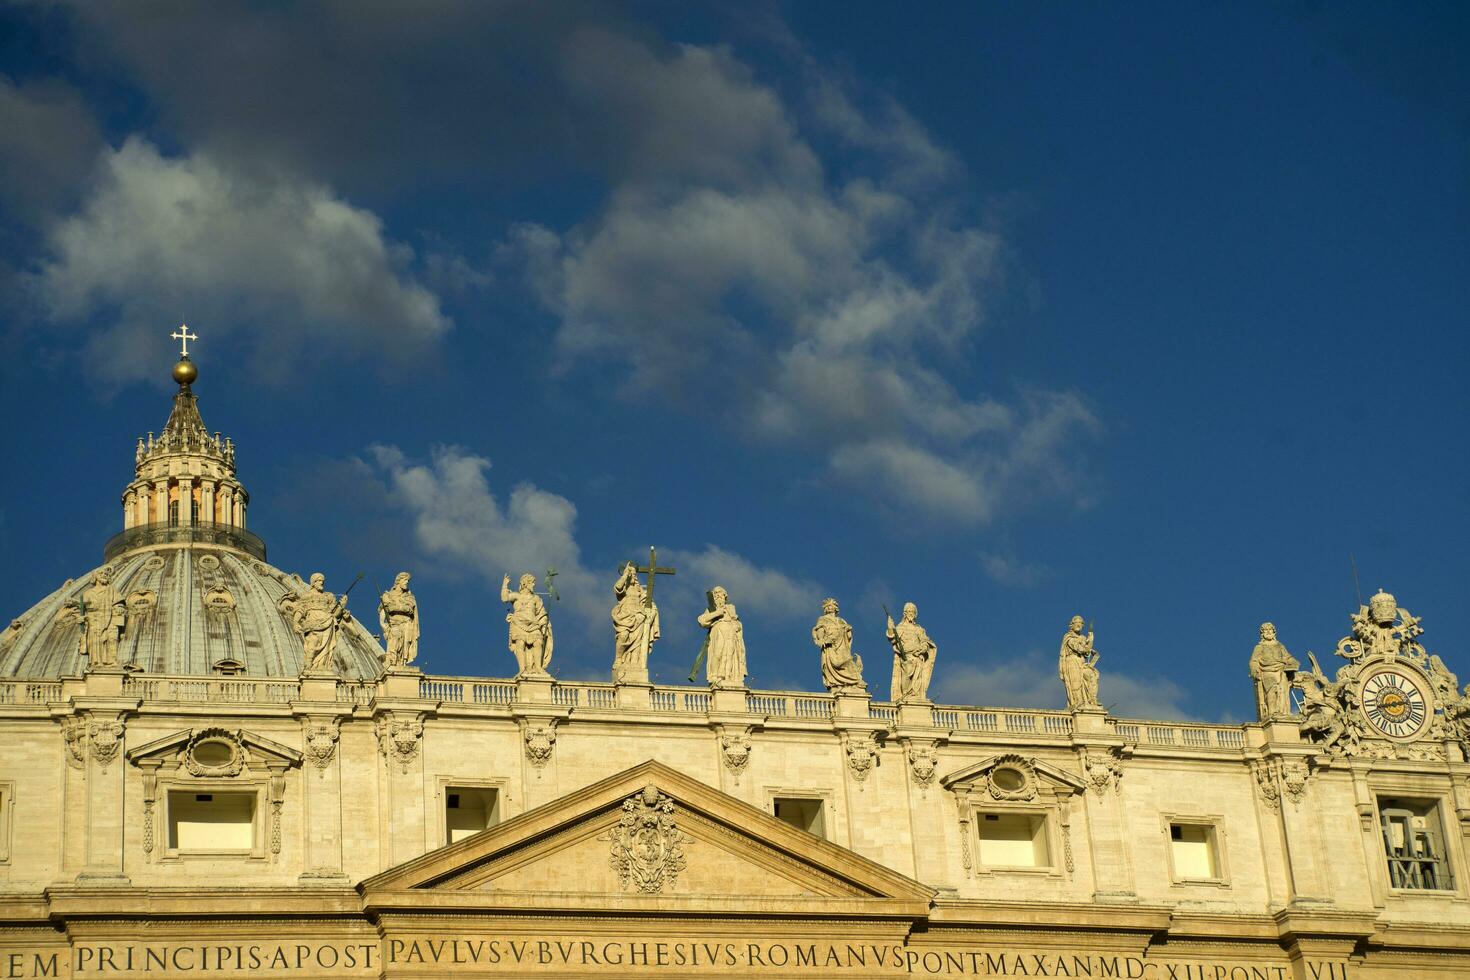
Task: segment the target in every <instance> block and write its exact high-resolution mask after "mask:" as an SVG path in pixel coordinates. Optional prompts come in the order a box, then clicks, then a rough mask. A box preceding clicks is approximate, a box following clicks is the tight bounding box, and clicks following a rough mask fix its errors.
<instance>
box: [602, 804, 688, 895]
mask: <svg viewBox="0 0 1470 980" xmlns="http://www.w3.org/2000/svg"><path fill="white" fill-rule="evenodd" d="M598 839H599V840H605V841H609V842H611V844H612V857H611V859H610V863H611V865H612V868H613V870H614V871H616V872H617V874H618V881H619V882H621V883H622V886H623V887H624V888H628V887H630V886H631V887H634V888H637V889H638V891H640V892H643V893H645V894H648V895H657V894H659V893H660V892H662V891H663V890H664V888H665V887H672V886H673V885H674V884H675V883H676V882H677V881H678V879H679V872H681V871H683V870H684V869H685V868H686V867H687V865H688V862H686V861H685V859H684V845H685V844H686V843H688V842H689V838H688V837H687V836H685V835H684V834H683V833H681V832H680V831H679V828H678V827H677V826H675V824H674V801H673V800H671V799H669V798H668V797H667V796H664V795H663V794H662V793H660V792H659V791H658V787H656V786H654V785H653V784H652V783H650V784H648V785H647V786H645V787H644V788H643V792H641V793H639V794H638V795H636V796H633V797H631V798H630V799H627V800H624V801H623V812H622V816H621V817H619V818H618V822H617V824H616V825H614V826H613V827H612V829H611V830H609V831H608V832H607V834H605V835H603V836H602V837H600V838H598Z"/></svg>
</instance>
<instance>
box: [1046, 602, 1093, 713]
mask: <svg viewBox="0 0 1470 980" xmlns="http://www.w3.org/2000/svg"><path fill="white" fill-rule="evenodd" d="M1082 623H1083V620H1082V617H1081V616H1073V617H1072V621H1071V623H1069V624H1068V626H1067V633H1066V635H1065V636H1063V637H1062V649H1061V653H1060V654H1059V655H1058V658H1057V659H1058V663H1057V672H1058V674H1059V675H1060V676H1061V678H1062V686H1063V687H1065V688H1066V689H1067V707H1068V708H1069V709H1071V710H1073V711H1076V710H1077V709H1079V708H1100V707H1102V705H1100V704H1099V703H1098V700H1097V681H1098V670H1097V662H1098V660H1099V659H1100V657H1101V654H1099V653H1098V652H1097V651H1096V650H1095V649H1093V646H1092V643H1093V633H1092V630H1088V631H1087V632H1086V633H1085V634H1084V633H1083V632H1082Z"/></svg>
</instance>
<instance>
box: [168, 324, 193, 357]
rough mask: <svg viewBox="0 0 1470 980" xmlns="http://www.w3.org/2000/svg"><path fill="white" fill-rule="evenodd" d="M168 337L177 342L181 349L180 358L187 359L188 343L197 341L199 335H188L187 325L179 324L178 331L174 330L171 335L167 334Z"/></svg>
mask: <svg viewBox="0 0 1470 980" xmlns="http://www.w3.org/2000/svg"><path fill="white" fill-rule="evenodd" d="M169 336H170V337H172V338H173V339H174V340H177V341H178V342H179V345H180V347H181V349H180V351H179V356H180V357H188V356H189V341H191V340H198V339H199V335H198V334H197V333H190V332H189V325H188V324H187V323H181V324H179V329H178V330H175V331H174V332H173V333H171V334H169Z"/></svg>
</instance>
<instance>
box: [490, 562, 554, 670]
mask: <svg viewBox="0 0 1470 980" xmlns="http://www.w3.org/2000/svg"><path fill="white" fill-rule="evenodd" d="M500 601H501V602H509V603H511V607H510V612H508V613H506V614H505V621H506V622H507V623H508V624H510V652H511V653H513V654H515V658H516V663H517V664H518V665H519V668H520V669H519V670H518V671H517V672H516V676H517V677H548V676H550V675H549V674H547V673H546V668H547V666H548V665H549V664H550V663H551V649H552V636H551V617H550V616H548V615H547V614H546V605H545V603H543V602H542V601H541V597H540V596H539V595H537V594H536V576H534V575H532V574H530V573H529V572H528V573H526V574H525V575H522V576H521V581H520V590H519V591H517V592H512V591H511V590H510V576H509V575H506V576H505V578H503V579H501V581H500Z"/></svg>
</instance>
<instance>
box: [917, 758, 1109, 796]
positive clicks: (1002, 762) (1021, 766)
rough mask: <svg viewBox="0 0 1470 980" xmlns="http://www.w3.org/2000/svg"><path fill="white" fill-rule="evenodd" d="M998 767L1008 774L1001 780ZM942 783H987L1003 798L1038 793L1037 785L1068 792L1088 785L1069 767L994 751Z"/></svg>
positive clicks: (962, 787) (959, 786) (957, 787)
mask: <svg viewBox="0 0 1470 980" xmlns="http://www.w3.org/2000/svg"><path fill="white" fill-rule="evenodd" d="M997 770H999V771H1001V772H1002V773H1003V774H1004V775H1003V777H1002V778H1001V779H999V780H997V779H996V778H995V776H996V773H997ZM940 783H941V784H942V785H943V786H944V788H945V789H949V790H954V791H956V792H961V791H967V790H973V789H978V788H981V787H984V788H987V789H989V790H990V791H991V792H992V793H993V794H995V795H997V796H1000V797H1001V798H1020V797H1021V796H1022V795H1024V794H1028V793H1029V794H1032V795H1034V793H1035V791H1036V790H1037V789H1045V790H1047V791H1049V792H1050V793H1052V794H1053V795H1059V796H1065V795H1070V794H1072V793H1080V792H1082V791H1083V790H1084V789H1086V788H1087V784H1086V783H1085V782H1083V781H1082V779H1080V778H1079V777H1077V776H1074V775H1072V774H1071V773H1070V772H1067V770H1065V769H1062V768H1059V767H1058V766H1054V765H1052V764H1051V763H1050V762H1045V761H1043V760H1041V759H1033V758H1030V757H1027V756H1021V755H1017V754H1015V753H1010V752H1008V753H1005V754H1003V755H993V756H991V757H990V758H988V759H984V760H982V761H980V762H977V763H975V764H974V765H970V766H966V767H965V768H963V769H959V770H956V771H955V772H952V773H950V774H949V775H947V776H945V777H944V778H943V779H941V780H940Z"/></svg>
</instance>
